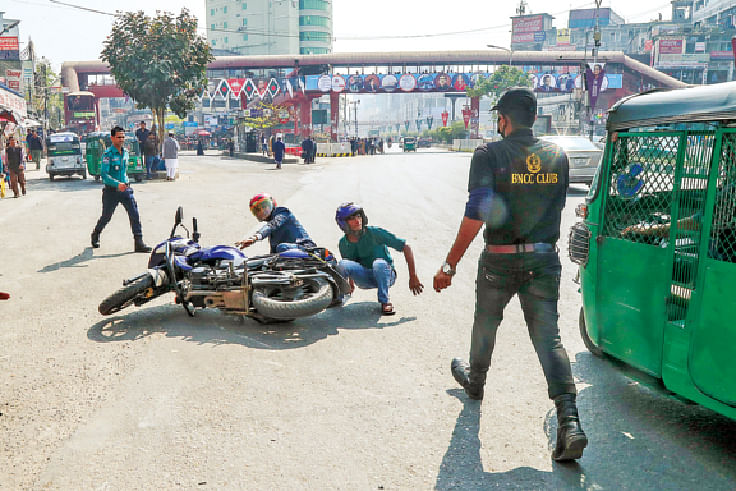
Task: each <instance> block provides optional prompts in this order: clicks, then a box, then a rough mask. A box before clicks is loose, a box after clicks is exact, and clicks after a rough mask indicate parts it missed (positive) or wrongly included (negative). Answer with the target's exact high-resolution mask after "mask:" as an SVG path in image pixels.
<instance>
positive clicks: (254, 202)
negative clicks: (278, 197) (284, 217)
mask: <svg viewBox="0 0 736 491" xmlns="http://www.w3.org/2000/svg"><path fill="white" fill-rule="evenodd" d="M248 206H249V207H250V212H251V213H253V215H255V216H256V217H257V216H258V214H257V212H258V210H266V211H267V213H266V216H269V215H271V212H272V211H273V209H274V208H276V201H274V199H273V197H271V195H270V194H268V193H258V194H256V195H255V196H253V197H252V198H251V199H250V203H248Z"/></svg>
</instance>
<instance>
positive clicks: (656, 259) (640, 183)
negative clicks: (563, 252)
mask: <svg viewBox="0 0 736 491" xmlns="http://www.w3.org/2000/svg"><path fill="white" fill-rule="evenodd" d="M607 125H608V126H607V130H608V138H607V141H606V147H605V153H604V156H603V159H602V161H601V165H600V166H599V167H598V170H597V173H596V175H595V178H594V181H593V183H592V185H591V189H590V193H589V194H588V197H587V199H586V200H585V204H584V205H581V206H579V207H578V210H577V213H578V216H581V217H582V218H583V221H581V222H579V223H577V224H576V225H574V226H573V228H572V231H571V233H570V239H569V240H570V242H569V251H570V257H571V259H572V260H573V261H574V262H577V263H578V264H579V265H580V271H579V281H580V291H581V293H582V308H581V311H580V333H581V335H582V337H583V340H584V342H585V344H586V346H587V347H588V349H589V350H590V351H591V352H593V353H595V354H606V355H609V356H611V357H614V358H616V359H618V360H620V361H622V362H624V363H625V364H626V365H629V366H630V367H634V368H636V369H638V370H639V371H641V372H643V373H646V374H648V375H650V376H651V377H653V380H655V381H657V383H660V384H661V385H663V386H664V388H666V389H667V390H668V391H670V392H671V393H673V394H675V395H677V396H679V397H682V398H686V399H689V400H692V401H695V402H697V403H699V404H702V405H703V406H706V407H708V408H710V409H713V410H715V411H717V412H719V413H721V414H723V415H725V416H727V417H730V418H734V419H736V363H735V362H734V360H736V329H735V328H734V319H736V302H735V301H734V298H736V82H730V83H723V84H716V85H707V86H700V87H693V88H685V89H678V90H671V91H663V90H657V91H651V92H647V93H642V94H638V95H635V96H631V97H629V98H625V99H623V100H622V101H620V102H618V103H617V104H616V105H614V106H613V107H612V108H611V110H610V111H609V114H608V123H607ZM647 378H650V377H645V378H644V379H647ZM650 380H652V379H651V378H650Z"/></svg>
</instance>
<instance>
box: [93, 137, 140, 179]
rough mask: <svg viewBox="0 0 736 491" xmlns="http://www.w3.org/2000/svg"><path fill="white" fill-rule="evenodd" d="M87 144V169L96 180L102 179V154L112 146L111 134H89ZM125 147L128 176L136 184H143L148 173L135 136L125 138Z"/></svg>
mask: <svg viewBox="0 0 736 491" xmlns="http://www.w3.org/2000/svg"><path fill="white" fill-rule="evenodd" d="M85 141H86V143H87V152H86V159H87V169H88V170H89V173H90V175H92V176H95V180H99V179H100V166H101V165H102V154H103V153H105V150H107V148H108V147H109V146H110V145H112V140H111V139H110V133H103V132H97V133H89V134H88V135H87V137H86V138H85ZM123 146H124V147H125V148H126V149H127V150H128V154H129V157H128V170H127V172H128V176H129V177H131V178H133V179H135V182H141V181H142V180H143V175H144V174H145V172H146V166H145V164H144V162H143V155H142V154H141V147H140V144H139V143H138V140H137V139H136V138H135V137H134V136H129V135H126V136H125V143H124V144H123Z"/></svg>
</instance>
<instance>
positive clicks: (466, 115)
mask: <svg viewBox="0 0 736 491" xmlns="http://www.w3.org/2000/svg"><path fill="white" fill-rule="evenodd" d="M472 112H473V111H471V110H470V108H465V109H463V121H464V122H465V129H466V130H467V129H468V123H470V114H471V113H472Z"/></svg>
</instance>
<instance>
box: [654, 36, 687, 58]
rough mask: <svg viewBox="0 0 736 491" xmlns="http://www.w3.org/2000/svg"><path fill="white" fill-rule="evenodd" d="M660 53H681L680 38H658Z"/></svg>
mask: <svg viewBox="0 0 736 491" xmlns="http://www.w3.org/2000/svg"><path fill="white" fill-rule="evenodd" d="M659 54H660V55H679V54H682V39H660V40H659Z"/></svg>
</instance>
